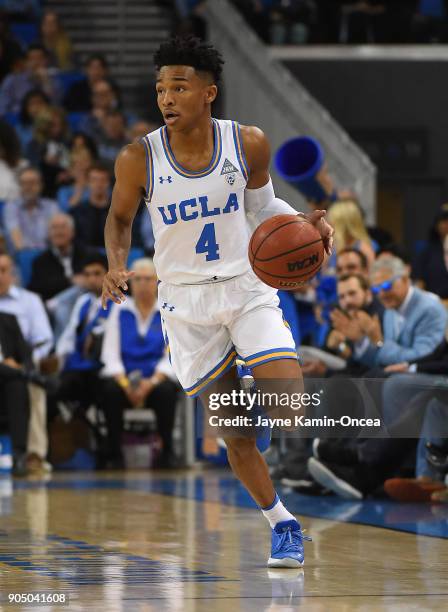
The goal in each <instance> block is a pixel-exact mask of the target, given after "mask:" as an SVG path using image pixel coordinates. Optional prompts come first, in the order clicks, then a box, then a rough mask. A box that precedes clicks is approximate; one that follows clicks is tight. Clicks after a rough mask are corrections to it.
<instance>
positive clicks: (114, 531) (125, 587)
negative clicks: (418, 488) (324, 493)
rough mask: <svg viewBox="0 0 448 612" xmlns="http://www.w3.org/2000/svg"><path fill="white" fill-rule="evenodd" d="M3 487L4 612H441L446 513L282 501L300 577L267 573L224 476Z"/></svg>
mask: <svg viewBox="0 0 448 612" xmlns="http://www.w3.org/2000/svg"><path fill="white" fill-rule="evenodd" d="M12 486H13V485H12V483H11V481H10V480H9V479H8V480H3V481H1V482H0V511H1V515H2V517H1V526H0V564H1V565H0V567H1V571H0V592H1V594H2V595H1V597H2V603H1V609H13V606H11V607H9V606H8V605H7V603H6V602H7V601H8V594H12V593H19V594H28V593H34V594H37V593H43V594H47V595H48V594H52V595H53V596H54V595H56V594H65V596H66V597H69V598H70V603H69V605H68V607H67V606H62V605H61V604H53V605H50V604H48V603H47V604H40V606H41V607H42V608H43V609H46V610H50V609H51V610H59V609H60V610H67V609H70V610H101V611H104V612H106V611H107V612H109V611H114V610H148V611H149V610H151V611H152V610H154V611H156V610H169V611H170V612H176V611H179V612H180V611H184V610H187V611H189V610H191V611H195V610H198V611H199V610H200V611H202V610H204V611H212V612H220V611H221V610H222V611H228V610H231V611H232V612H237V611H239V610H257V612H261V611H264V610H266V611H279V610H306V611H307V612H308V611H310V612H315V611H316V612H317V611H319V612H327V611H331V612H337V611H339V610H340V611H344V612H346V611H351V610H362V611H363V612H364V611H375V612H379V611H381V610H393V611H395V610H406V611H410V610H443V609H446V603H447V601H448V571H447V567H448V541H447V538H448V506H442V505H440V506H433V507H431V506H430V505H429V504H428V505H425V504H415V505H413V504H412V505H406V506H403V505H399V504H395V503H393V502H381V501H376V500H375V501H366V502H355V503H353V502H347V501H341V500H337V499H336V498H334V497H326V498H312V497H307V496H302V495H298V494H294V493H289V494H285V495H282V497H283V498H284V499H286V501H287V503H288V507H289V508H291V509H292V510H293V511H294V512H296V513H297V514H298V516H299V517H301V521H302V524H303V526H304V528H305V529H306V530H307V534H309V535H311V536H312V537H313V542H307V543H306V544H305V545H306V549H305V550H306V565H305V568H304V569H303V570H268V569H267V568H266V559H267V557H268V553H269V546H270V533H269V529H268V526H267V523H266V521H265V520H264V519H263V517H262V516H261V514H260V513H257V511H256V510H254V509H253V504H252V502H251V500H250V498H249V497H248V495H247V494H246V493H245V491H244V490H243V489H242V487H241V486H240V485H239V484H238V483H237V482H236V481H235V480H234V478H233V477H232V475H231V474H230V472H228V471H226V470H206V471H201V470H199V469H196V470H189V471H185V472H176V473H162V472H158V473H156V472H152V473H150V472H147V471H145V472H141V471H134V472H115V473H112V472H110V473H94V472H91V473H83V474H57V475H55V476H54V477H52V478H51V480H48V481H46V482H45V481H39V480H36V481H33V480H26V481H17V482H16V483H14V488H12ZM300 508H302V510H300ZM369 523H370V524H369ZM417 533H418V534H419V535H417ZM36 606H37V604H36V603H34V604H33V606H32V607H31V605H30V606H29V608H28V606H27V605H25V604H14V607H15V608H16V609H21V610H26V609H30V610H31V609H36Z"/></svg>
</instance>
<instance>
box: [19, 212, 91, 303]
mask: <svg viewBox="0 0 448 612" xmlns="http://www.w3.org/2000/svg"><path fill="white" fill-rule="evenodd" d="M48 237H49V240H50V247H49V248H48V249H47V250H46V251H44V252H43V253H42V254H41V255H39V256H38V257H36V259H35V260H34V261H33V268H32V273H31V280H30V282H29V285H28V289H29V290H30V291H34V292H35V293H38V294H39V295H40V297H41V298H42V299H43V300H44V302H46V301H47V300H49V299H50V298H52V297H54V296H55V295H57V294H58V293H60V292H61V291H64V290H65V289H68V288H69V287H71V286H72V285H78V284H80V282H81V276H82V275H81V272H82V264H83V259H84V255H85V249H84V248H82V247H81V246H79V245H78V244H76V243H75V242H74V237H75V224H74V221H73V218H72V217H71V216H70V215H66V214H64V213H58V214H56V215H54V216H53V217H52V218H51V220H50V223H49V228H48Z"/></svg>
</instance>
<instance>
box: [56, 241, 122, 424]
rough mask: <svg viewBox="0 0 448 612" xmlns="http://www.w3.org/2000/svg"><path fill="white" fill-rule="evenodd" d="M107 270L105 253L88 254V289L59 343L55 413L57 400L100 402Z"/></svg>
mask: <svg viewBox="0 0 448 612" xmlns="http://www.w3.org/2000/svg"><path fill="white" fill-rule="evenodd" d="M106 272H107V259H106V257H105V256H104V255H101V254H99V253H93V254H90V255H89V256H87V257H86V258H85V261H84V266H83V271H82V274H83V277H84V286H85V288H86V291H87V292H86V293H85V294H84V295H81V296H80V297H79V298H78V300H77V301H76V304H75V306H74V308H73V311H72V313H71V316H70V319H69V321H68V324H67V326H66V328H65V330H64V332H63V334H62V335H61V337H60V338H59V340H58V342H57V345H56V354H57V356H58V358H59V360H60V362H61V366H62V373H61V375H60V379H59V386H58V388H57V389H56V390H55V392H54V393H52V394H51V397H50V405H51V408H50V410H51V413H52V414H53V413H54V411H55V403H56V402H58V401H62V402H68V401H70V402H78V403H79V404H80V406H81V407H82V408H87V407H88V406H89V405H90V404H91V403H97V404H98V402H99V395H100V387H99V384H98V372H99V370H100V368H101V367H102V364H101V362H100V354H101V342H102V336H103V331H104V323H105V321H106V319H107V317H108V315H109V308H108V310H104V309H103V308H102V306H101V290H102V285H103V278H104V275H105V274H106ZM109 306H110V304H109Z"/></svg>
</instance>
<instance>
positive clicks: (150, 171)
mask: <svg viewBox="0 0 448 612" xmlns="http://www.w3.org/2000/svg"><path fill="white" fill-rule="evenodd" d="M141 142H142V143H143V146H144V147H145V154H146V197H147V199H148V200H149V201H151V198H152V194H153V191H154V160H153V157H152V149H151V144H150V142H149V138H148V137H147V136H143V138H142V139H141Z"/></svg>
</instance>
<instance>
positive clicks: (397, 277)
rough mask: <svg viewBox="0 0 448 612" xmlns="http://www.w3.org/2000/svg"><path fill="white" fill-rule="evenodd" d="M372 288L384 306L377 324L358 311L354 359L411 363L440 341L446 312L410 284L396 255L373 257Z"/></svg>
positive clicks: (378, 363)
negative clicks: (359, 334)
mask: <svg viewBox="0 0 448 612" xmlns="http://www.w3.org/2000/svg"><path fill="white" fill-rule="evenodd" d="M371 283H372V291H373V293H374V294H375V295H377V296H378V298H379V300H380V302H381V303H382V305H383V306H384V308H385V309H386V310H385V313H384V318H383V322H382V327H383V330H384V332H383V331H382V330H381V323H380V321H379V320H378V319H375V318H374V317H371V316H369V315H368V314H367V313H360V314H359V317H358V318H359V321H360V325H361V328H362V330H363V332H364V336H363V338H362V339H361V340H360V341H358V343H357V346H356V347H355V355H356V357H357V359H358V360H359V361H360V362H361V363H363V364H365V365H367V366H369V367H371V368H374V367H377V368H378V367H380V368H385V367H386V366H389V365H391V364H397V363H401V362H412V361H415V360H416V359H420V358H421V357H425V356H426V355H429V354H430V353H432V352H433V351H434V350H435V349H436V348H437V347H438V346H439V345H440V344H441V343H442V341H443V339H444V337H445V328H446V324H447V313H446V310H445V308H444V307H443V305H442V303H441V301H440V299H439V298H438V297H437V296H436V295H434V294H432V293H428V292H427V291H423V290H422V289H418V288H417V287H413V286H412V285H411V281H410V278H409V269H408V267H407V266H406V265H405V264H404V262H403V261H401V259H398V257H391V256H385V257H382V258H381V259H379V260H377V261H376V262H375V263H374V264H373V266H372V272H371Z"/></svg>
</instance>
